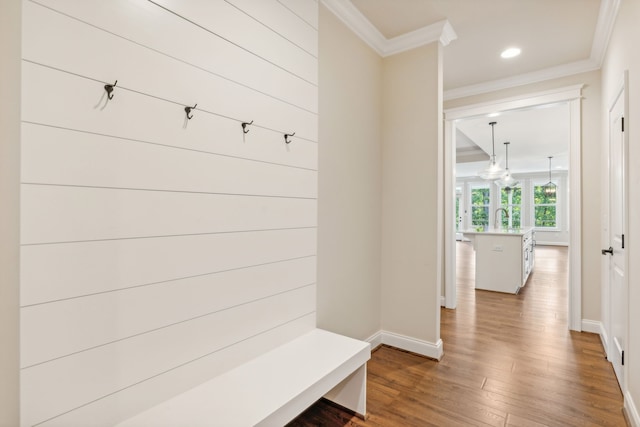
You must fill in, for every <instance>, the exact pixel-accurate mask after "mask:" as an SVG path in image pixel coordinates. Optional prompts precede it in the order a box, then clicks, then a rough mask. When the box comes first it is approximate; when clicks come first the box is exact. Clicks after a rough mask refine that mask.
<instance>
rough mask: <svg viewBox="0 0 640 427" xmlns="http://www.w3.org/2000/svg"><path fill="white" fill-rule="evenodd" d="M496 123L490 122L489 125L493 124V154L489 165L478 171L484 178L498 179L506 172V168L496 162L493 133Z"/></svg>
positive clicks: (492, 135) (492, 134)
mask: <svg viewBox="0 0 640 427" xmlns="http://www.w3.org/2000/svg"><path fill="white" fill-rule="evenodd" d="M496 123H497V122H491V123H489V125H491V156H490V158H489V166H487V167H486V168H484V169H482V170H481V171H480V172H478V176H479V177H480V178H482V179H498V178H500V177H501V176H502V174H503V173H504V170H503V169H502V168H501V167H500V165H499V164H498V163H497V162H496V149H495V139H494V133H493V127H494V126H495V125H496Z"/></svg>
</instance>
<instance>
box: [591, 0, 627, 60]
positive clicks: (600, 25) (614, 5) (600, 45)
mask: <svg viewBox="0 0 640 427" xmlns="http://www.w3.org/2000/svg"><path fill="white" fill-rule="evenodd" d="M618 10H620V0H601V2H600V13H599V15H598V22H597V23H596V32H595V34H594V36H593V44H592V45H591V59H592V60H594V61H596V62H597V63H598V66H600V67H601V66H602V62H603V61H604V56H605V54H606V53H607V46H609V39H610V38H611V33H612V32H613V26H614V25H615V22H616V17H617V16H618Z"/></svg>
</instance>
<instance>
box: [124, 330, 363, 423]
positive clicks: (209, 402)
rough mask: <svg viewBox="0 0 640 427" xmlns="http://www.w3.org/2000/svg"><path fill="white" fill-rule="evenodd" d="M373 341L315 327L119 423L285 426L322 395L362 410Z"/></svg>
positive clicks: (359, 410) (348, 407)
mask: <svg viewBox="0 0 640 427" xmlns="http://www.w3.org/2000/svg"><path fill="white" fill-rule="evenodd" d="M370 357H371V345H370V344H369V343H367V342H364V341H359V340H355V339H352V338H348V337H345V336H342V335H338V334H334V333H331V332H328V331H325V330H322V329H313V330H311V331H310V332H308V333H306V334H303V335H301V336H299V337H297V338H295V339H294V340H292V341H289V342H287V343H285V344H284V345H281V346H279V347H277V348H275V349H273V350H271V351H269V352H267V353H265V354H262V355H260V356H258V357H257V358H255V359H253V360H251V361H249V362H247V363H245V364H243V365H240V366H238V367H237V368H235V369H232V370H230V371H228V372H226V373H224V374H222V375H219V376H217V377H215V378H213V379H211V380H209V381H207V382H205V383H203V384H201V385H199V386H197V387H194V388H192V389H190V390H188V391H186V392H184V393H182V394H179V395H177V396H175V397H173V398H171V399H169V400H167V401H165V402H163V403H160V404H159V405H156V406H154V407H152V408H150V409H148V410H146V411H144V412H141V413H139V414H137V415H136V416H134V417H132V418H129V419H127V420H125V421H124V422H122V423H120V424H118V426H119V427H163V426H164V427H177V426H190V427H198V426H224V427H231V426H242V427H246V426H279V427H281V426H283V425H284V424H286V423H287V422H289V421H291V420H292V419H293V418H295V417H296V416H297V415H298V414H300V413H301V412H303V411H304V410H305V409H306V408H308V407H309V406H311V405H312V404H313V403H314V402H316V401H317V400H318V399H320V398H321V397H323V396H325V397H326V398H328V399H329V400H332V401H334V402H335V403H337V404H339V405H341V406H343V407H345V408H347V409H349V410H351V411H353V412H354V413H356V414H359V415H361V416H364V415H365V414H366V362H367V361H368V360H369V358H370Z"/></svg>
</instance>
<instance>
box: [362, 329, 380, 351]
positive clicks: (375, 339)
mask: <svg viewBox="0 0 640 427" xmlns="http://www.w3.org/2000/svg"><path fill="white" fill-rule="evenodd" d="M365 341H366V342H368V343H369V344H371V348H372V349H374V348H376V347H378V346H380V345H382V331H378V332H376V333H375V334H373V335H371V336H370V337H369V338H367V339H365Z"/></svg>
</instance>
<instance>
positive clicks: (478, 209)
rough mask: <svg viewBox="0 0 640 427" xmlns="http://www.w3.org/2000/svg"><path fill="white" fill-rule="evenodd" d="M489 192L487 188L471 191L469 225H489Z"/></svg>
mask: <svg viewBox="0 0 640 427" xmlns="http://www.w3.org/2000/svg"><path fill="white" fill-rule="evenodd" d="M490 195H491V191H490V189H489V187H478V188H473V189H471V225H472V226H474V227H481V226H482V227H483V226H486V225H489V203H490V200H491V199H490Z"/></svg>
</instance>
